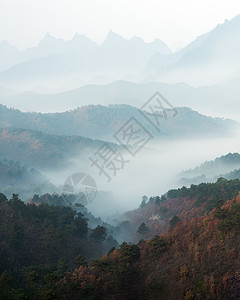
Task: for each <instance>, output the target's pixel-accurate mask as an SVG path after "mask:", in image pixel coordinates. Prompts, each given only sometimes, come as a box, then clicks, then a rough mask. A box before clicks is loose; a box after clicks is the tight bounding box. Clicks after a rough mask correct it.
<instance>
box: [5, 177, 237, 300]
mask: <svg viewBox="0 0 240 300" xmlns="http://www.w3.org/2000/svg"><path fill="white" fill-rule="evenodd" d="M239 191H240V181H239V180H234V181H227V180H224V179H219V180H218V181H217V182H216V183H215V184H201V185H199V186H192V187H191V188H190V189H187V188H185V187H183V188H181V189H178V190H170V191H168V193H166V195H165V196H162V197H152V198H150V199H149V201H147V202H145V203H142V205H141V206H142V208H140V209H139V210H138V212H136V211H135V212H132V213H131V214H129V215H128V216H129V217H130V219H131V221H132V225H131V226H133V224H134V222H135V221H136V220H135V219H134V218H133V213H134V214H137V215H138V217H137V222H138V225H139V224H141V222H142V221H143V220H144V221H145V222H146V221H147V220H148V221H149V223H146V224H147V226H148V227H145V228H147V229H148V230H143V228H144V225H143V224H142V225H141V226H139V228H140V227H141V228H142V229H141V230H140V229H138V232H136V231H135V239H136V241H139V242H138V243H137V244H132V243H131V244H127V243H126V242H123V243H122V244H121V245H120V246H117V245H116V242H115V241H114V240H113V239H112V238H111V237H109V238H108V239H106V238H107V236H106V231H105V230H104V227H101V226H98V227H96V228H95V229H94V230H92V231H90V230H89V229H88V227H87V222H86V220H84V218H83V217H82V216H81V214H77V216H76V215H75V214H76V213H75V212H74V211H72V210H71V209H70V208H66V207H59V206H48V205H46V204H45V205H43V204H42V205H40V206H37V207H36V206H34V205H24V204H23V203H22V202H21V201H19V199H18V198H17V197H16V195H14V197H13V198H12V199H11V200H9V201H7V199H6V197H5V196H4V195H3V194H1V195H0V197H1V198H0V200H1V202H0V205H1V210H0V213H1V218H0V219H1V220H2V222H3V224H1V225H2V226H1V232H2V233H1V236H2V240H1V243H2V244H3V246H2V247H1V249H2V250H1V254H2V255H4V258H5V259H4V260H2V261H1V265H0V268H1V270H2V271H3V272H2V274H1V276H0V287H1V289H0V296H1V297H2V298H3V299H17V297H19V296H20V295H21V297H25V298H26V297H27V298H31V299H36V300H38V299H39V300H40V299H45V298H46V299H47V298H49V297H51V299H63V298H64V299H67V300H68V299H69V300H70V299H86V300H87V299H92V300H100V299H121V300H125V299H140V300H145V299H153V300H154V299H169V300H180V299H185V300H186V299H188V300H193V299H210V300H214V299H219V300H225V299H229V300H231V299H233V300H234V299H238V295H239V287H240V277H239V267H240V261H239V255H238V253H239V251H240V238H239V234H240V231H239V225H240V224H239V219H240V215H239V214H240V213H239V212H240V196H239ZM145 200H146V199H145ZM154 207H155V208H156V209H155V212H154V209H153V208H154ZM157 210H158V215H159V216H160V217H161V220H157V219H156V218H155V219H153V218H149V215H148V213H153V212H154V214H155V215H156V214H157ZM141 217H142V219H141ZM146 218H147V219H146ZM13 219H14V222H13ZM9 223H10V224H11V226H9V225H8V224H9ZM125 223H126V222H125ZM122 226H123V225H122ZM124 226H125V227H126V226H127V224H125V225H124ZM149 230H150V231H149ZM147 231H148V232H147ZM127 233H129V230H128V232H127ZM36 234H37V235H38V238H37V239H36V238H34V237H35V235H36ZM158 234H161V235H158ZM150 235H151V236H152V237H153V238H150ZM39 236H41V239H39ZM147 236H148V239H147V240H145V241H144V240H143V238H144V239H145V238H147ZM87 237H89V238H87ZM96 242H97V243H98V247H95V245H96ZM66 244H67V245H71V247H66ZM99 245H101V251H100V252H101V253H103V251H104V249H105V251H107V250H106V249H107V248H108V249H110V247H112V246H114V247H112V248H111V249H110V250H109V251H108V252H107V253H106V252H105V253H106V254H105V255H104V256H102V257H101V258H98V259H94V260H92V261H91V262H89V260H90V259H91V258H92V257H93V256H95V257H96V256H98V257H99V255H101V254H100V252H99ZM9 247H11V248H9ZM62 247H63V248H62ZM116 247H117V248H116ZM16 248H17V249H18V251H16ZM96 248H98V253H96V252H95V251H96V250H97V249H96ZM40 249H41V251H40ZM9 251H10V252H9ZM29 251H30V252H31V255H28V253H29ZM53 254H54V255H53ZM84 255H85V256H87V258H88V261H86V259H85V258H84ZM26 257H28V259H26ZM73 257H75V259H73ZM10 258H11V260H10ZM33 263H34V265H31V264H33ZM39 264H40V265H39ZM22 266H24V268H22ZM14 279H15V280H14ZM173 286H174V287H175V288H174V289H173V288H172V287H173ZM159 297H161V298H159Z"/></svg>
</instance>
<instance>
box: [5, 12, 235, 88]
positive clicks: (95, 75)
mask: <svg viewBox="0 0 240 300" xmlns="http://www.w3.org/2000/svg"><path fill="white" fill-rule="evenodd" d="M239 29H240V16H236V17H235V18H233V19H232V20H226V21H225V22H224V23H223V24H219V25H217V26H216V27H215V28H214V29H212V30H211V31H209V32H207V33H205V34H203V35H201V36H199V37H197V38H196V39H195V40H194V41H193V42H191V43H190V44H189V45H187V46H186V47H184V48H183V49H181V50H179V51H177V52H174V53H172V52H171V50H170V48H169V47H168V46H167V45H166V44H165V43H164V42H163V41H161V40H160V39H156V40H154V41H153V42H151V43H146V42H144V41H143V40H142V39H141V38H140V37H136V36H135V37H133V38H131V39H129V40H127V39H125V38H123V37H122V36H120V35H118V34H116V33H114V32H112V31H110V32H109V34H108V35H107V37H106V39H105V40H104V41H103V42H102V43H101V44H100V45H98V44H96V43H95V42H93V41H91V40H90V39H89V38H87V37H86V36H83V35H78V34H75V36H74V37H73V38H72V40H69V41H64V40H62V39H57V38H55V37H53V36H51V35H49V34H46V36H45V37H44V38H43V39H42V40H41V41H40V43H39V45H38V46H36V47H32V48H27V49H25V50H21V51H19V50H18V49H16V48H15V47H14V46H11V45H9V44H8V43H7V42H6V41H4V42H2V43H1V44H0V55H1V57H4V60H2V61H1V63H0V71H1V72H0V86H2V87H7V88H10V89H14V90H19V91H26V90H32V91H41V92H43V91H45V92H46V91H51V92H53V91H64V90H67V89H73V88H76V87H79V86H82V85H85V84H88V83H90V84H92V83H99V84H106V83H110V82H112V81H114V80H128V81H135V82H155V81H157V82H159V81H160V82H165V83H179V82H184V83H187V84H189V85H192V86H202V85H216V84H223V83H226V82H228V81H231V80H235V79H239V77H240V64H239V63H238V62H239V61H240V60H239V58H240V57H239V56H240V54H239V53H240V51H239V50H240V43H239V38H238V33H239Z"/></svg>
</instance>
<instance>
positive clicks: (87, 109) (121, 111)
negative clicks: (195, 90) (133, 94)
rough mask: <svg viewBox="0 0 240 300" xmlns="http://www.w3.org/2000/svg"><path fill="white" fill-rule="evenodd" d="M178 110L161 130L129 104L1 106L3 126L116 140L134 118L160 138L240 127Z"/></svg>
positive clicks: (225, 131) (216, 133) (202, 134)
mask: <svg viewBox="0 0 240 300" xmlns="http://www.w3.org/2000/svg"><path fill="white" fill-rule="evenodd" d="M141 112H142V113H145V111H141ZM176 112H177V115H176V116H175V117H173V116H170V115H169V117H168V118H167V119H165V118H163V117H162V118H160V119H159V120H158V121H159V129H160V133H158V132H157V131H156V129H155V128H154V127H153V125H152V124H151V123H149V122H148V120H146V119H145V118H143V116H142V115H141V114H140V112H139V109H138V108H136V107H134V106H130V105H123V104H122V105H109V106H102V105H88V106H82V107H80V108H77V109H75V110H71V111H66V112H63V113H45V114H42V113H30V112H28V113H24V112H21V111H19V110H16V109H9V108H7V107H6V106H3V105H0V128H1V127H2V128H11V127H12V128H22V129H27V130H37V131H41V132H45V133H48V134H53V135H65V136H72V135H75V136H84V137H89V138H92V139H100V140H108V141H114V142H116V140H114V138H113V135H114V134H115V132H117V131H118V130H119V129H120V128H121V127H122V126H124V124H125V123H126V122H127V121H128V120H129V119H130V118H132V117H133V118H135V119H136V120H138V121H139V122H141V125H142V126H144V128H146V129H147V130H148V131H149V132H152V133H153V134H154V136H155V137H156V138H159V139H166V138H167V139H172V138H189V137H191V138H194V137H195V136H197V137H198V138H199V137H213V136H215V137H216V136H221V137H223V136H225V137H227V136H234V134H235V133H236V132H237V130H238V129H239V123H237V122H235V121H233V120H230V119H221V118H212V117H207V116H205V115H202V114H200V113H198V112H196V111H193V110H191V109H190V108H187V107H178V108H176ZM152 121H153V120H152ZM189 124H191V126H189Z"/></svg>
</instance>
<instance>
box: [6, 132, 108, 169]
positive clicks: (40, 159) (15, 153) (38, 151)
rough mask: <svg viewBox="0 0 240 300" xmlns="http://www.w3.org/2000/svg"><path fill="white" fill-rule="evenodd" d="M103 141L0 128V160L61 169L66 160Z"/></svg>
mask: <svg viewBox="0 0 240 300" xmlns="http://www.w3.org/2000/svg"><path fill="white" fill-rule="evenodd" d="M104 143H105V142H104V141H100V140H92V139H89V138H84V137H81V136H64V135H61V136H58V135H50V134H46V133H42V132H39V131H34V130H27V129H16V128H0V148H1V152H0V159H8V160H19V161H21V162H22V163H24V164H27V165H30V166H32V167H39V168H41V170H42V169H44V168H45V169H46V168H48V169H51V168H56V167H58V168H63V167H66V166H69V164H70V162H69V161H70V160H71V159H73V158H76V157H78V156H79V155H81V154H83V152H84V151H94V150H95V149H97V148H99V147H100V146H102V145H103V144H104Z"/></svg>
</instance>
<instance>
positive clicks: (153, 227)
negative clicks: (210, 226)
mask: <svg viewBox="0 0 240 300" xmlns="http://www.w3.org/2000/svg"><path fill="white" fill-rule="evenodd" d="M239 191H240V180H239V179H235V180H226V179H224V178H219V179H218V180H217V181H216V182H215V183H201V184H199V185H193V184H192V185H191V187H189V188H186V187H185V186H183V187H182V188H179V189H173V190H169V191H168V192H167V193H166V194H165V195H162V196H161V197H160V196H154V197H149V198H147V197H146V196H145V197H143V200H142V202H141V205H140V208H139V209H137V210H133V211H129V212H127V213H126V214H125V215H124V218H126V219H127V220H129V221H130V222H131V223H132V224H135V227H136V228H137V227H138V226H140V225H141V224H142V223H144V224H145V225H146V227H147V230H146V231H143V232H142V234H140V235H139V234H137V233H136V231H135V235H134V236H132V238H131V239H132V240H135V241H137V240H138V239H139V237H142V238H144V239H146V238H151V237H154V236H155V235H159V234H164V233H166V232H167V231H168V229H169V228H170V227H171V224H175V223H177V222H180V221H191V219H192V218H198V217H201V216H203V215H204V214H206V213H208V212H210V211H212V210H213V209H214V208H219V207H220V206H221V205H223V204H224V203H225V202H226V201H227V200H229V199H233V198H234V197H236V196H237V195H238V194H239Z"/></svg>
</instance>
